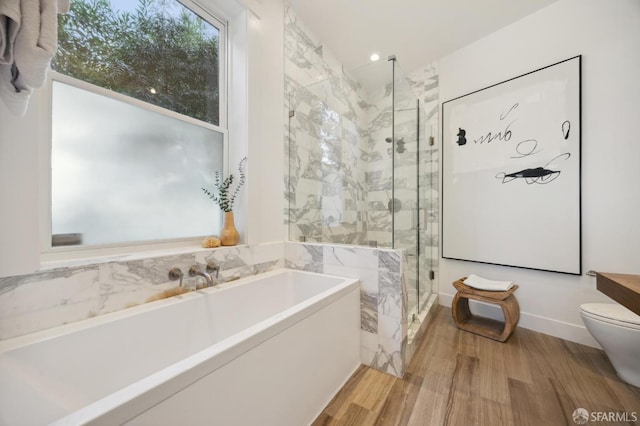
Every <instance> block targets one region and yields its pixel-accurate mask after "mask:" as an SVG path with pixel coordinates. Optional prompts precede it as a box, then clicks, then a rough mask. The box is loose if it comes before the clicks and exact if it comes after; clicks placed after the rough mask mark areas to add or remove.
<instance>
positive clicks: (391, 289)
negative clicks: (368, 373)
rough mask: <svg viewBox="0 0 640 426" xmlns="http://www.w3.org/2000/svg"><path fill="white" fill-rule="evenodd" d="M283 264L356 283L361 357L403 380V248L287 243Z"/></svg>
mask: <svg viewBox="0 0 640 426" xmlns="http://www.w3.org/2000/svg"><path fill="white" fill-rule="evenodd" d="M284 251H285V266H286V267H287V268H291V269H300V270H305V271H311V272H320V273H325V274H334V275H338V276H343V277H350V278H358V279H359V280H360V357H361V361H362V363H363V364H365V365H369V366H371V367H374V368H376V369H378V370H381V371H384V372H386V373H389V374H393V375H394V376H397V377H402V375H403V374H404V369H405V367H406V363H407V362H408V359H406V358H408V357H407V356H406V351H407V312H406V306H407V292H406V289H407V283H406V276H405V275H406V270H407V264H406V258H407V257H406V255H405V251H404V250H392V249H375V248H368V247H354V246H333V245H328V244H314V243H295V242H285V249H284Z"/></svg>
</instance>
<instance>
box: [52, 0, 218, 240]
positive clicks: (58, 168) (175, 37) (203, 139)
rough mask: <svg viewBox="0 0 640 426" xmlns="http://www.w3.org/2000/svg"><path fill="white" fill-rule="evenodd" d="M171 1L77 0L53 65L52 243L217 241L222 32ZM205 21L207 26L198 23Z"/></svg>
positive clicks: (62, 19) (64, 23)
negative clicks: (211, 191) (213, 190)
mask: <svg viewBox="0 0 640 426" xmlns="http://www.w3.org/2000/svg"><path fill="white" fill-rule="evenodd" d="M185 4H189V5H190V6H191V8H192V9H193V10H197V11H198V14H196V13H194V12H193V11H192V9H188V8H186V7H185V6H183V5H182V4H181V3H178V2H177V1H175V0H138V2H137V3H136V2H135V1H131V0H111V1H109V0H74V1H73V2H71V5H72V8H71V11H70V13H69V14H68V15H66V16H61V17H60V21H59V50H58V54H57V55H56V57H55V59H54V62H53V64H52V67H53V69H54V71H55V73H54V74H53V77H52V84H51V96H52V102H51V107H52V126H51V127H52V132H51V245H52V246H54V247H55V246H62V245H74V246H77V245H92V246H93V245H105V244H108V245H110V244H123V243H124V244H130V243H132V242H136V243H137V242H148V241H157V240H173V239H186V238H194V237H201V236H203V235H211V234H214V233H215V232H216V231H217V230H218V229H219V227H220V215H219V211H218V209H217V208H216V206H215V205H214V204H213V203H212V202H211V201H210V200H209V199H208V198H207V197H206V196H204V195H203V193H202V191H201V187H203V186H205V187H211V186H212V182H213V175H214V172H215V171H220V172H223V169H224V164H225V163H226V161H225V158H226V150H225V144H226V131H225V129H224V121H225V115H224V111H225V108H224V87H225V85H224V78H223V77H224V73H223V72H222V70H223V69H224V62H225V61H224V52H225V49H224V40H225V26H224V25H223V24H222V23H221V22H219V21H218V20H216V19H215V18H213V17H211V16H210V15H209V14H208V13H206V12H204V11H203V10H200V9H199V8H197V7H196V6H195V5H191V4H190V3H188V2H185ZM202 16H206V18H207V19H206V20H205V19H203V18H202Z"/></svg>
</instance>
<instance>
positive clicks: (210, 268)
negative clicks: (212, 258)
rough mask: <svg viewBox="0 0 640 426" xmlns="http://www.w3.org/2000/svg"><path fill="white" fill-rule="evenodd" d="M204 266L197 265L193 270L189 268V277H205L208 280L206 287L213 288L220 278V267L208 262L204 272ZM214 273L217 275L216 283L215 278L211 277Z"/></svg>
mask: <svg viewBox="0 0 640 426" xmlns="http://www.w3.org/2000/svg"><path fill="white" fill-rule="evenodd" d="M202 266H203V265H200V264H197V263H196V264H195V265H193V266H192V267H191V268H189V276H190V277H196V276H200V277H204V279H205V280H207V285H206V287H213V286H214V285H216V284H217V278H218V275H219V274H220V267H219V266H218V265H216V264H215V263H213V262H208V263H207V265H206V267H205V268H204V270H203V267H202ZM214 272H215V273H216V282H214V280H213V277H212V276H211V274H212V273H214Z"/></svg>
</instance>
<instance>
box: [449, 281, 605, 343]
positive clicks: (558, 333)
mask: <svg viewBox="0 0 640 426" xmlns="http://www.w3.org/2000/svg"><path fill="white" fill-rule="evenodd" d="M439 296H440V297H439V298H438V299H439V302H440V304H441V305H442V306H447V307H449V308H450V307H451V302H452V301H453V295H452V294H445V293H439ZM470 302H471V303H470V306H471V308H472V309H473V311H474V313H477V314H478V315H481V316H485V317H488V318H493V319H496V320H504V317H503V315H502V310H501V309H500V308H499V307H497V306H495V305H490V304H487V303H483V302H477V301H475V300H471V301H470ZM518 327H522V328H526V329H528V330H533V331H537V332H538V333H543V334H548V335H550V336H554V337H559V338H561V339H564V340H568V341H570V342H575V343H580V344H582V345H587V346H591V347H593V348H598V349H601V347H600V345H599V344H598V342H596V340H595V339H594V338H593V337H592V336H591V334H590V333H589V332H588V331H587V329H586V328H585V327H584V326H582V325H577V324H571V323H568V322H564V321H558V320H555V319H552V318H546V317H541V316H539V315H534V314H529V313H527V312H522V311H520V321H519V322H518Z"/></svg>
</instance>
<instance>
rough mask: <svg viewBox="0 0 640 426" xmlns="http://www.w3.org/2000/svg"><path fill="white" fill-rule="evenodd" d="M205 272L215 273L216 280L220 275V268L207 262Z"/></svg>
mask: <svg viewBox="0 0 640 426" xmlns="http://www.w3.org/2000/svg"><path fill="white" fill-rule="evenodd" d="M207 272H208V273H210V274H211V273H213V272H215V273H216V278H218V275H220V266H218V265H216V264H215V263H213V262H207Z"/></svg>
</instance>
